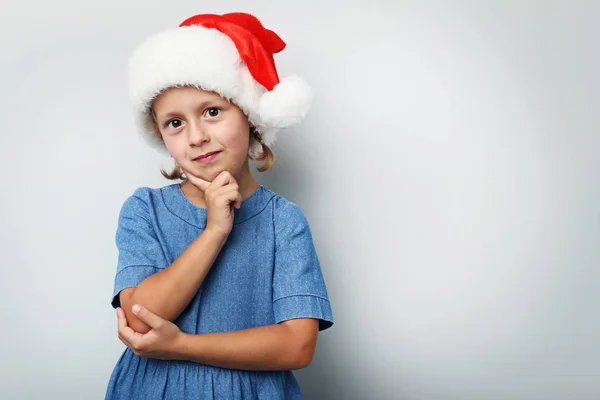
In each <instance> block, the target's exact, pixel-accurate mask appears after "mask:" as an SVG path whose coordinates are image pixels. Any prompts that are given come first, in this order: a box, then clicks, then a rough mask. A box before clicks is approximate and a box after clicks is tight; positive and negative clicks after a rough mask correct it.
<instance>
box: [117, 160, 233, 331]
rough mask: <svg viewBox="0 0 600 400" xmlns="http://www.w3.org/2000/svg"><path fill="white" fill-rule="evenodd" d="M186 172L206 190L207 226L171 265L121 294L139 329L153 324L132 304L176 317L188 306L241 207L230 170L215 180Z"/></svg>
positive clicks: (128, 312) (130, 316)
mask: <svg viewBox="0 0 600 400" xmlns="http://www.w3.org/2000/svg"><path fill="white" fill-rule="evenodd" d="M186 175H187V176H188V178H189V179H190V180H191V181H192V184H196V185H198V186H199V189H200V190H202V191H203V192H204V198H205V201H206V208H207V223H206V229H205V230H204V231H203V232H202V234H201V235H200V236H198V238H196V239H195V240H194V241H193V242H192V244H190V246H188V248H187V249H185V251H184V252H183V253H181V255H180V256H179V257H178V258H177V259H176V260H175V261H174V262H173V263H172V264H171V265H170V266H168V267H167V268H165V269H163V270H162V271H160V272H157V273H155V274H153V275H151V276H149V277H147V278H146V279H144V280H143V281H141V282H140V283H139V284H138V285H137V286H136V287H131V288H127V289H124V290H122V291H121V293H120V294H119V300H120V301H121V306H122V307H123V310H125V314H126V316H127V319H128V321H129V326H130V327H131V328H132V329H133V330H134V331H136V332H139V333H147V332H148V331H149V330H150V327H149V326H148V325H147V324H145V323H144V322H143V321H140V320H139V318H137V316H136V315H135V314H133V313H132V312H131V307H132V306H133V305H134V304H136V303H138V304H144V306H145V307H147V308H149V309H150V310H152V311H153V312H154V313H156V314H157V315H159V316H161V317H162V318H164V319H167V320H169V321H174V320H175V319H176V318H177V317H178V316H179V314H181V312H182V311H183V310H184V309H185V308H186V307H187V306H188V304H189V302H190V301H191V300H192V298H193V297H194V295H195V294H196V292H197V291H198V289H199V288H200V285H201V284H202V282H203V281H204V278H205V277H206V274H207V273H208V271H209V270H210V268H211V267H212V264H213V262H214V261H215V259H216V258H217V255H218V254H219V252H220V251H221V249H222V248H223V245H224V244H225V241H226V240H227V237H228V236H229V233H230V232H231V229H232V226H233V219H234V213H233V209H234V208H238V209H239V208H240V207H241V203H242V195H241V194H240V192H239V186H238V184H237V183H236V181H235V179H234V178H233V176H232V175H231V174H230V173H229V172H227V171H223V172H222V173H220V174H219V175H218V176H217V177H216V178H215V179H214V180H213V182H212V183H209V182H207V181H204V180H202V179H199V178H196V177H194V176H193V175H192V174H189V173H187V171H186Z"/></svg>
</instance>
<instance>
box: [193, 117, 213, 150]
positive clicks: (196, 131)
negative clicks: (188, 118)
mask: <svg viewBox="0 0 600 400" xmlns="http://www.w3.org/2000/svg"><path fill="white" fill-rule="evenodd" d="M209 141H210V136H209V135H208V134H207V132H206V131H205V130H204V128H203V127H202V126H201V124H199V123H193V124H190V129H188V143H189V145H190V146H191V147H198V146H201V145H202V144H204V143H206V142H209Z"/></svg>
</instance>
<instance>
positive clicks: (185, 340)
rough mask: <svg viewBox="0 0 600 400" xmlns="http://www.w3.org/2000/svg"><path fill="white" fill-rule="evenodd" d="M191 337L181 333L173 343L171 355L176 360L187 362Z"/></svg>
mask: <svg viewBox="0 0 600 400" xmlns="http://www.w3.org/2000/svg"><path fill="white" fill-rule="evenodd" d="M192 336H194V335H191V334H189V333H185V332H181V333H180V334H179V337H178V338H177V340H175V342H174V343H173V349H172V351H173V355H174V358H175V359H176V360H180V361H189V356H190V354H189V348H190V340H191V338H192Z"/></svg>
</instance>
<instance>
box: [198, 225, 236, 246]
mask: <svg viewBox="0 0 600 400" xmlns="http://www.w3.org/2000/svg"><path fill="white" fill-rule="evenodd" d="M204 233H205V234H206V235H208V236H209V237H210V238H212V239H213V240H216V241H219V242H222V243H225V241H226V240H227V237H228V236H229V233H230V232H226V231H224V230H222V229H219V228H215V227H213V226H211V225H207V226H206V229H204Z"/></svg>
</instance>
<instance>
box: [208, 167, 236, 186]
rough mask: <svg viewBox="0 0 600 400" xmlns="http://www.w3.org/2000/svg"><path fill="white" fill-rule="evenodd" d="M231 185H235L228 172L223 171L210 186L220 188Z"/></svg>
mask: <svg viewBox="0 0 600 400" xmlns="http://www.w3.org/2000/svg"><path fill="white" fill-rule="evenodd" d="M232 183H237V182H236V180H235V178H234V177H233V175H231V174H230V173H229V171H223V172H221V173H220V174H219V175H217V177H216V178H215V179H214V180H213V182H212V185H213V186H214V187H221V186H226V185H229V184H232Z"/></svg>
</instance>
